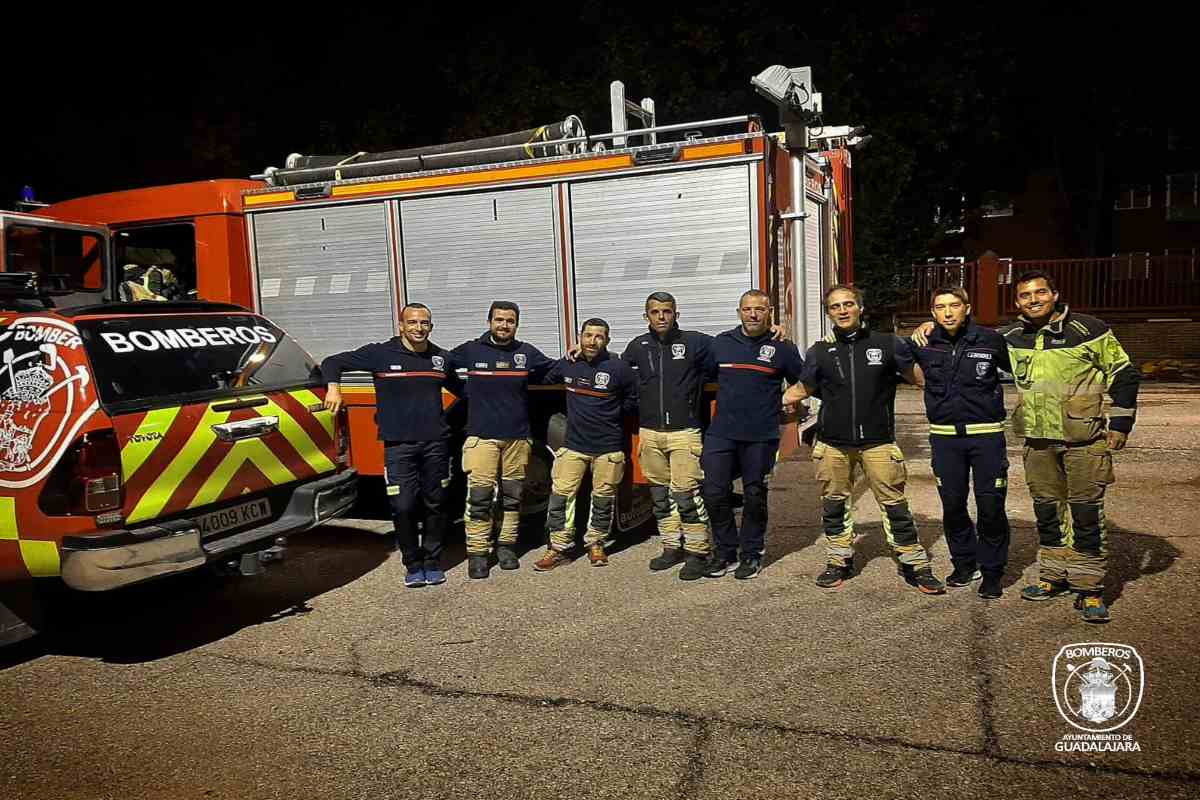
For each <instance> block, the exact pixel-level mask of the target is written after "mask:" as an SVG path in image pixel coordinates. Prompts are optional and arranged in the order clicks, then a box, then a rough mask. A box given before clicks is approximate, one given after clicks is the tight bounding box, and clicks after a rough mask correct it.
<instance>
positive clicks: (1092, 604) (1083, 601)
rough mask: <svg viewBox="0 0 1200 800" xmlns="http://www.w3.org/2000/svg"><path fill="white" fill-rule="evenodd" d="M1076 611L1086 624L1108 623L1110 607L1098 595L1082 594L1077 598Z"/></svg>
mask: <svg viewBox="0 0 1200 800" xmlns="http://www.w3.org/2000/svg"><path fill="white" fill-rule="evenodd" d="M1075 610H1076V611H1078V612H1079V615H1080V616H1081V617H1083V621H1084V622H1108V621H1109V619H1111V617H1110V616H1109V613H1108V606H1106V605H1105V604H1104V600H1103V599H1102V598H1101V597H1100V595H1098V594H1081V595H1079V596H1077V597H1076V598H1075Z"/></svg>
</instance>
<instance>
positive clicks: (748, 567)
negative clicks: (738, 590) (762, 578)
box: [733, 558, 762, 581]
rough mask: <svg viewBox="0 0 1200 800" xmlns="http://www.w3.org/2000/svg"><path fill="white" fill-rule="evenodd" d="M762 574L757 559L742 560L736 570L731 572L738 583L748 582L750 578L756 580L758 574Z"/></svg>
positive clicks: (759, 561) (760, 564)
mask: <svg viewBox="0 0 1200 800" xmlns="http://www.w3.org/2000/svg"><path fill="white" fill-rule="evenodd" d="M760 572H762V561H761V560H760V559H757V558H743V559H742V561H741V563H740V564H738V568H737V569H736V570H734V571H733V577H735V578H737V579H738V580H739V581H748V580H750V579H751V578H757V577H758V573H760Z"/></svg>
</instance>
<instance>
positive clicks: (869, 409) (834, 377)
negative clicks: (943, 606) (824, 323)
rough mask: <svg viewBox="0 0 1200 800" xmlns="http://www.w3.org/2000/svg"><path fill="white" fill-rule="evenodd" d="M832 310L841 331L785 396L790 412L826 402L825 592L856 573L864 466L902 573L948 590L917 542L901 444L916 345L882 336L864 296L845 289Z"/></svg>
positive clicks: (831, 300)
mask: <svg viewBox="0 0 1200 800" xmlns="http://www.w3.org/2000/svg"><path fill="white" fill-rule="evenodd" d="M825 311H826V313H827V314H828V315H829V318H830V319H831V320H832V321H833V324H834V330H833V333H832V334H831V335H830V336H829V337H827V338H826V339H825V340H824V341H821V342H817V343H816V344H814V345H813V346H812V347H810V348H809V350H808V355H807V357H806V358H805V366H804V375H803V377H802V379H801V381H802V382H801V383H800V384H797V385H796V386H793V387H791V388H790V389H788V390H787V392H785V393H784V398H783V400H784V407H785V408H789V407H791V406H793V405H794V404H795V403H797V402H799V401H800V400H802V399H803V398H804V397H807V396H810V395H811V396H814V397H819V398H820V399H821V411H820V416H819V418H818V427H819V430H820V432H819V434H818V435H819V437H820V439H819V441H817V442H816V444H815V445H814V446H813V454H812V455H813V461H814V462H815V463H816V477H817V481H818V482H819V483H820V484H821V506H822V509H821V512H822V522H823V525H824V528H825V560H826V566H825V571H824V572H822V573H821V574H820V575H818V576H817V586H820V587H821V588H823V589H831V588H835V587H837V586H841V585H842V582H843V581H844V580H845V579H846V578H848V577H850V576H851V575H852V574H853V558H854V549H853V544H854V516H853V508H852V506H851V498H852V492H853V489H854V482H855V473H856V471H857V470H858V468H859V467H861V468H862V471H863V472H864V473H865V474H866V477H867V483H868V484H869V485H870V487H871V491H872V493H873V494H874V495H875V500H876V502H878V503H879V506H880V509H881V510H882V511H883V530H884V533H885V535H886V536H887V541H888V544H889V545H891V547H892V550H893V551H894V552H895V554H896V557H897V560H898V561H899V563H900V575H901V576H902V577H903V578H904V580H905V581H906V582H907V583H909V584H910V585H912V586H914V587H916V588H917V589H919V590H920V591H922V592H925V593H926V594H942V593H943V592H945V587H943V585H942V582H941V581H939V580H938V579H937V578H935V577H934V576H933V571H932V570H931V569H930V565H929V553H928V552H926V550H925V548H924V546H922V545H921V542H920V540H919V539H918V538H917V526H916V523H915V522H914V520H913V515H912V511H911V510H910V509H909V507H908V499H907V498H906V497H905V495H904V485H905V483H906V482H907V479H908V467H907V465H906V464H905V462H904V454H903V453H902V452H901V451H900V448H899V447H897V446H896V434H895V427H896V419H895V417H896V415H895V406H896V385H897V383H899V381H900V373H904V374H905V375H906V377H909V379H910V380H912V382H914V383H918V382H919V380H920V379H919V376H917V375H916V373H915V371H914V370H913V362H912V354H911V350H910V348H909V347H908V345H907V344H906V343H904V342H902V341H901V340H900V339H897V338H896V337H895V336H893V335H892V334H890V333H875V332H873V331H871V330H870V328H868V327H867V326H866V324H865V323H864V322H863V321H862V313H863V305H862V292H860V291H859V290H858V289H856V288H854V287H853V286H845V285H842V284H838V285H835V286H831V287H829V289H828V290H826V292H825Z"/></svg>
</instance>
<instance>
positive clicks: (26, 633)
mask: <svg viewBox="0 0 1200 800" xmlns="http://www.w3.org/2000/svg"><path fill="white" fill-rule="evenodd" d="M44 627H45V613H44V610H43V608H42V604H41V602H40V601H39V599H38V595H37V591H36V588H35V587H34V584H33V581H18V582H16V583H10V584H4V585H0V647H3V646H5V645H10V644H15V643H17V642H20V641H23V640H25V639H28V638H30V637H32V636H35V635H37V633H38V632H39V631H41V630H42V629H43V628H44Z"/></svg>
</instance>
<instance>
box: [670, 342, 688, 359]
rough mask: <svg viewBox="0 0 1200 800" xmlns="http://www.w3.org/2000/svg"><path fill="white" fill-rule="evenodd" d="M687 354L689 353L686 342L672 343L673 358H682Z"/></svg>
mask: <svg viewBox="0 0 1200 800" xmlns="http://www.w3.org/2000/svg"><path fill="white" fill-rule="evenodd" d="M685 355H687V345H685V344H673V345H671V358H673V359H675V360H676V361H678V360H680V359H681V358H683V357H684V356H685Z"/></svg>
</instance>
